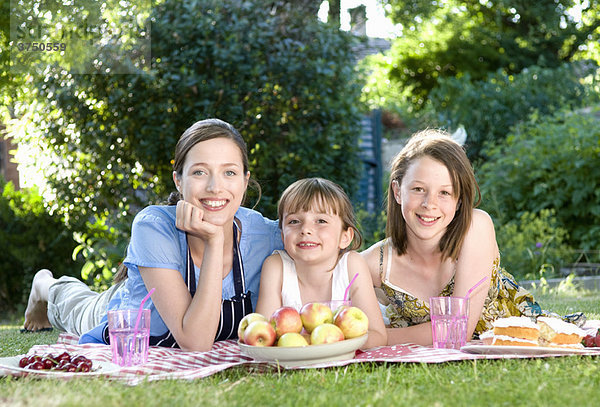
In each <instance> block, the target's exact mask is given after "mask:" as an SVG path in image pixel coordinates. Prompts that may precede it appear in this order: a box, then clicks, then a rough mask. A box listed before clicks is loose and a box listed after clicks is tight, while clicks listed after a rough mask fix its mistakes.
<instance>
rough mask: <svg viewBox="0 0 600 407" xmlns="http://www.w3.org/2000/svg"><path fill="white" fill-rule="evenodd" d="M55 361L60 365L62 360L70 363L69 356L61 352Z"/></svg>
mask: <svg viewBox="0 0 600 407" xmlns="http://www.w3.org/2000/svg"><path fill="white" fill-rule="evenodd" d="M56 360H57V361H58V362H59V363H60V362H61V361H63V360H66V361H67V362H70V361H71V355H69V354H68V353H67V352H63V353H61V354H60V355H58V356H57V357H56Z"/></svg>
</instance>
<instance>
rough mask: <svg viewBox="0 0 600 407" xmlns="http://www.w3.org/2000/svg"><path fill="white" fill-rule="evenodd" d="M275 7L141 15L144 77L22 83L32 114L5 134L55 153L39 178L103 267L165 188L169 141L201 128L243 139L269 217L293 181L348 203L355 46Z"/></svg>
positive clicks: (164, 8)
mask: <svg viewBox="0 0 600 407" xmlns="http://www.w3.org/2000/svg"><path fill="white" fill-rule="evenodd" d="M274 3H277V4H276V5H277V7H276V11H277V12H276V13H275V12H274V11H273V10H275V9H274V8H273V7H264V2H262V1H258V0H255V1H239V0H237V1H236V0H227V1H216V0H214V1H212V0H211V1H206V0H205V1H199V0H189V1H185V2H184V1H179V0H165V1H162V2H160V3H158V4H156V5H155V6H154V7H153V10H152V11H153V13H152V16H151V19H152V60H151V69H149V70H147V69H145V68H144V67H141V68H139V69H138V70H137V71H136V73H135V74H125V75H106V74H102V71H98V74H90V75H71V74H66V73H63V72H60V71H52V70H49V73H48V74H45V75H37V76H35V75H34V76H33V77H32V78H31V82H30V83H29V86H30V88H31V90H32V94H33V95H35V99H36V100H35V104H32V103H19V104H17V105H16V107H17V110H18V113H19V116H20V117H23V120H21V127H20V128H15V127H13V131H14V132H16V133H19V134H20V135H21V140H23V141H27V140H30V141H31V142H35V143H41V145H42V146H43V147H44V149H46V150H48V151H51V152H52V154H53V155H54V157H55V165H53V166H51V167H49V168H47V169H46V170H47V172H46V175H47V176H48V177H49V179H50V183H51V186H52V188H53V192H54V193H55V195H56V201H55V202H53V205H54V208H55V210H56V211H57V212H58V213H62V214H63V215H64V216H65V219H66V220H67V221H68V222H69V224H71V225H73V227H74V228H75V229H78V230H80V231H81V234H80V235H79V239H78V240H79V241H80V242H81V243H82V245H83V247H84V248H85V250H87V252H86V253H87V255H88V258H93V259H94V261H96V260H97V261H98V262H99V263H97V265H100V266H102V267H100V268H105V269H106V268H108V269H111V268H114V266H115V263H116V262H117V261H118V260H119V259H120V257H121V256H122V255H123V249H124V245H125V244H126V242H127V237H128V233H129V223H130V221H131V218H132V216H133V214H135V213H136V212H137V211H138V209H139V208H140V207H141V206H145V205H147V204H149V203H152V202H162V200H163V199H164V198H166V195H167V194H168V192H170V191H171V190H172V167H171V164H170V160H171V158H172V154H173V151H174V146H175V143H176V141H177V139H178V137H179V136H180V134H181V133H182V132H183V131H184V130H185V129H186V128H187V127H189V126H190V125H191V124H192V123H193V122H195V121H196V120H199V119H202V118H206V117H219V118H222V119H224V120H226V121H228V122H230V123H232V124H233V125H235V126H236V127H237V128H238V129H240V131H241V133H242V135H243V136H244V138H245V139H246V141H247V143H248V147H249V149H250V159H251V172H252V174H253V176H254V177H255V178H256V179H257V180H258V181H259V182H260V184H261V185H262V189H263V198H262V199H261V201H260V203H259V206H258V209H260V210H261V211H263V213H265V214H266V215H267V216H270V217H275V216H276V210H275V208H276V203H277V199H278V197H279V194H280V193H281V192H282V191H283V189H284V188H285V187H287V185H289V184H290V183H291V182H293V181H295V180H296V179H298V178H303V177H309V176H323V177H328V178H330V179H332V180H334V181H336V182H338V183H339V184H341V185H342V186H343V187H344V188H345V189H346V191H348V193H349V194H350V195H353V193H354V192H355V190H356V181H357V179H358V177H359V176H360V172H361V169H362V167H361V166H360V165H357V163H358V162H359V160H358V155H357V154H358V137H359V131H360V119H361V113H362V112H361V108H360V104H359V97H360V85H359V83H358V82H357V76H356V71H355V67H354V63H353V54H352V50H351V44H352V41H353V39H352V37H351V36H350V35H348V34H347V33H344V32H340V31H339V30H338V29H335V28H333V27H330V26H328V25H327V24H322V23H320V22H319V21H318V20H317V18H315V17H314V15H309V16H308V17H306V18H305V16H304V15H303V14H302V13H301V11H302V10H300V9H299V8H298V7H297V5H295V3H294V2H289V3H288V2H274ZM292 3H293V4H292ZM110 62H111V61H108V63H110ZM109 67H110V66H109ZM109 67H108V68H109ZM99 69H100V68H99ZM101 69H107V66H102V68H101ZM255 198H256V195H254V196H251V197H250V200H249V202H248V203H249V205H250V206H252V204H253V202H254V201H255V200H256V199H255ZM115 247H117V250H115ZM109 248H112V249H111V250H114V252H113V253H112V256H113V257H112V261H111V262H106V257H107V250H109ZM88 264H89V263H88ZM88 269H91V266H90V267H88ZM88 269H86V270H88Z"/></svg>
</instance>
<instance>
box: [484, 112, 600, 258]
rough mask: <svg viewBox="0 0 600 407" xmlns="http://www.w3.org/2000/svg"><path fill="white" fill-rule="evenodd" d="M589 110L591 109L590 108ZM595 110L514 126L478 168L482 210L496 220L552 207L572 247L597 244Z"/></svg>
mask: <svg viewBox="0 0 600 407" xmlns="http://www.w3.org/2000/svg"><path fill="white" fill-rule="evenodd" d="M592 113H593V112H592ZM597 114H598V109H596V110H595V114H589V113H584V112H568V111H561V112H560V113H558V114H556V115H554V116H546V117H543V118H539V117H538V116H537V115H534V116H533V117H532V118H531V119H530V120H529V121H528V122H526V123H522V124H519V125H517V126H516V127H515V128H514V129H513V132H512V133H511V134H509V136H508V137H507V138H506V140H505V142H504V143H501V144H498V145H496V146H494V147H491V148H489V149H488V150H487V151H486V155H487V156H488V157H489V160H488V161H487V162H486V163H484V164H483V165H482V166H481V168H480V169H478V170H477V171H476V173H477V174H478V176H479V181H480V186H481V190H482V193H483V196H484V202H485V205H486V207H485V209H486V210H488V212H490V214H491V215H492V217H494V218H495V219H496V220H497V221H498V222H499V223H500V224H503V223H508V222H509V220H510V219H515V218H517V219H518V218H521V217H522V216H524V214H525V213H527V212H530V213H534V214H539V213H541V211H542V210H544V209H552V210H553V211H554V216H555V219H556V226H557V227H560V228H562V229H564V230H566V231H567V232H568V234H569V238H568V240H566V242H567V243H568V244H569V245H570V246H571V247H573V248H576V249H597V248H598V247H599V246H600V189H599V188H598V180H599V179H600V166H599V165H598V157H600V126H599V125H598V124H599V123H598V118H597Z"/></svg>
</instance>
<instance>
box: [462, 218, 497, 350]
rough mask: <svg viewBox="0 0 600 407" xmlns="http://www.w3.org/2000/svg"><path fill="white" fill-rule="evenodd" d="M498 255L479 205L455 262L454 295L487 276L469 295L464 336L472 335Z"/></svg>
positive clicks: (490, 224)
mask: <svg viewBox="0 0 600 407" xmlns="http://www.w3.org/2000/svg"><path fill="white" fill-rule="evenodd" d="M497 257H498V244H497V243H496V233H495V231H494V224H493V222H492V219H491V218H490V216H489V215H488V214H487V213H486V212H484V211H482V210H479V209H474V210H473V223H472V225H471V228H470V229H469V231H468V232H467V235H466V237H465V241H464V243H463V246H462V249H461V251H460V254H459V256H458V261H457V264H456V274H455V277H454V292H453V293H452V295H454V296H456V297H464V296H465V295H467V291H469V289H470V288H471V287H473V286H474V285H475V284H477V282H478V281H479V280H481V279H482V278H484V277H485V278H486V281H484V283H483V284H481V285H480V286H479V287H477V289H475V291H473V292H472V293H471V294H470V295H469V299H470V304H469V306H470V307H469V320H468V323H467V326H468V328H467V338H471V337H472V336H473V332H474V331H475V327H476V326H477V322H478V321H479V317H480V316H481V311H482V310H483V304H484V302H485V299H486V297H487V293H488V289H489V287H490V277H491V274H492V268H493V264H494V260H496V258H497Z"/></svg>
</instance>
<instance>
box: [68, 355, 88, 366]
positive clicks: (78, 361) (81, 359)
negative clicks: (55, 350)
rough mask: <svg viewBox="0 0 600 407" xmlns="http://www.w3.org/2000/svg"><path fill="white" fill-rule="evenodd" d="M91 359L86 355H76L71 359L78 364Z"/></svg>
mask: <svg viewBox="0 0 600 407" xmlns="http://www.w3.org/2000/svg"><path fill="white" fill-rule="evenodd" d="M88 360H89V359H88V358H86V357H85V356H82V355H79V356H75V357H74V358H72V359H71V363H73V364H75V365H78V364H79V363H81V362H87V361H88Z"/></svg>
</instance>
